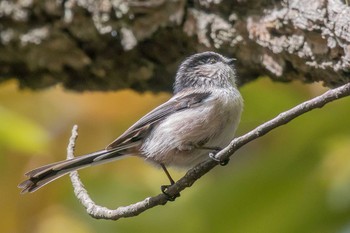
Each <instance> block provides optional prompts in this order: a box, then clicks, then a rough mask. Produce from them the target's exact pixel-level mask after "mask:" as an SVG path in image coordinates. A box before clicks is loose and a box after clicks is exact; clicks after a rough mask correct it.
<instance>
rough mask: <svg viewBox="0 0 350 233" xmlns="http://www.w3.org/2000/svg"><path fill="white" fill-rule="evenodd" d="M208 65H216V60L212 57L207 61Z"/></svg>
mask: <svg viewBox="0 0 350 233" xmlns="http://www.w3.org/2000/svg"><path fill="white" fill-rule="evenodd" d="M206 63H207V64H215V63H216V60H215V59H214V58H212V57H210V58H208V59H207V61H206Z"/></svg>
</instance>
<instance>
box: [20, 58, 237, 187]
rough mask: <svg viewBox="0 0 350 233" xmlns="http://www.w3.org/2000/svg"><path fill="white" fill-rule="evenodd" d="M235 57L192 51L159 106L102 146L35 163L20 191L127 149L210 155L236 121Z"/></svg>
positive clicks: (182, 163) (166, 160) (171, 161)
mask: <svg viewBox="0 0 350 233" xmlns="http://www.w3.org/2000/svg"><path fill="white" fill-rule="evenodd" d="M232 62H233V59H229V58H226V57H224V56H222V55H220V54H217V53H214V52H203V53H198V54H195V55H192V56H190V57H189V58H187V59H186V60H185V61H184V62H183V63H182V64H181V65H180V67H179V69H178V71H177V74H176V78H175V83H174V96H173V97H172V98H171V99H169V100H168V101H167V102H165V103H164V104H162V105H160V106H158V107H157V108H155V109H154V110H152V111H151V112H149V113H148V114H146V115H145V116H144V117H142V118H141V119H140V120H138V121H137V122H136V123H135V124H134V125H132V126H131V127H130V128H129V129H127V130H126V131H125V132H124V133H123V134H122V135H121V136H119V137H118V138H117V139H116V140H115V141H113V142H112V143H111V144H110V145H108V146H107V147H106V149H104V150H101V151H98V152H94V153H92V154H88V155H83V156H79V157H76V158H73V159H70V160H65V161H61V162H57V163H53V164H49V165H45V166H43V167H40V168H37V169H34V170H32V171H30V172H28V173H26V176H28V180H26V181H24V182H22V183H21V184H19V186H18V187H19V188H22V193H26V192H33V191H35V190H37V189H39V188H41V187H42V186H44V185H46V184H47V183H49V182H51V181H53V180H55V179H57V178H59V177H61V176H63V175H65V174H67V173H69V172H71V171H73V170H78V169H81V168H85V167H88V166H94V165H97V164H101V163H106V162H110V161H114V160H116V159H119V158H121V157H123V156H126V155H135V156H139V157H142V158H144V159H145V160H146V161H149V162H151V163H153V164H156V165H160V166H162V167H163V168H164V169H165V167H166V166H173V167H180V168H189V167H191V166H194V165H195V164H197V163H199V162H201V161H203V160H204V159H206V158H207V157H208V153H209V152H210V151H208V150H207V148H214V147H224V146H226V145H227V144H228V143H229V142H230V140H232V138H233V136H234V133H235V131H236V128H237V126H238V124H239V120H240V116H241V112H242V108H243V100H242V97H241V95H240V93H239V91H238V90H237V87H236V74H235V69H234V67H233V64H232Z"/></svg>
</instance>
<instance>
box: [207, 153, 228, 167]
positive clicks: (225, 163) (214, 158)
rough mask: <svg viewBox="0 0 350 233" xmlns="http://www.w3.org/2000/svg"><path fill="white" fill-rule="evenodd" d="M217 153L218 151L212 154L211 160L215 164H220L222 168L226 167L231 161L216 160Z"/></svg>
mask: <svg viewBox="0 0 350 233" xmlns="http://www.w3.org/2000/svg"><path fill="white" fill-rule="evenodd" d="M217 152H218V151H214V152H210V153H209V158H211V159H212V160H214V161H215V162H218V163H219V164H220V165H221V166H226V165H227V164H228V162H230V159H229V158H227V159H223V160H220V159H218V158H216V157H215V155H216V154H217Z"/></svg>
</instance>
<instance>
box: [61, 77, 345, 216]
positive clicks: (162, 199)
mask: <svg viewBox="0 0 350 233" xmlns="http://www.w3.org/2000/svg"><path fill="white" fill-rule="evenodd" d="M349 95H350V83H347V84H344V85H343V86H340V87H338V88H335V89H332V90H329V91H327V92H325V93H324V94H322V95H320V96H318V97H315V98H313V99H311V100H309V101H305V102H303V103H301V104H299V105H297V106H295V107H294V108H292V109H290V110H288V111H285V112H283V113H281V114H279V115H278V116H277V117H275V118H273V119H272V120H270V121H267V122H265V123H264V124H262V125H260V126H258V127H257V128H255V129H253V130H252V131H250V132H248V133H246V134H245V135H243V136H240V137H237V138H235V139H234V140H232V141H231V143H230V144H229V145H228V146H227V147H225V148H224V149H222V150H221V151H220V152H218V153H217V154H216V155H215V159H217V160H218V161H223V160H225V159H228V158H230V156H232V155H233V154H234V153H235V152H236V151H237V150H238V149H239V148H241V147H242V146H244V145H245V144H247V143H249V142H251V141H253V140H255V139H257V138H259V137H261V136H263V135H265V134H267V133H268V132H270V131H272V130H273V129H275V128H277V127H279V126H281V125H284V124H287V123H288V122H290V121H291V120H293V119H295V118H296V117H298V116H300V115H302V114H304V113H306V112H309V111H311V110H313V109H315V108H321V107H323V106H324V105H325V104H327V103H330V102H332V101H334V100H337V99H340V98H343V97H345V96H349ZM77 128H78V127H77V126H74V127H73V130H72V136H71V139H70V142H69V146H68V149H67V150H68V153H67V159H69V158H73V157H74V155H73V152H74V145H75V140H76V138H77V135H78V134H77ZM218 164H219V163H218V162H217V161H215V160H213V159H209V158H208V160H206V161H204V162H202V163H200V164H198V165H196V166H195V167H194V168H192V169H190V170H189V171H188V172H187V173H186V174H185V175H184V176H183V177H182V178H181V179H179V180H178V181H177V182H176V183H175V184H174V185H172V186H170V187H169V188H168V189H167V193H168V194H169V195H171V196H173V195H174V196H175V195H176V194H178V193H180V192H181V191H182V190H184V189H185V188H188V187H190V186H192V184H193V183H194V182H195V181H197V180H198V179H199V178H200V177H202V176H203V175H204V174H206V173H208V172H209V171H210V170H211V169H213V168H214V167H215V166H217V165H218ZM70 177H71V181H72V184H73V187H74V193H75V195H76V197H77V198H78V199H79V200H80V202H81V203H82V204H83V206H84V207H85V208H86V210H87V212H88V214H90V215H91V216H92V217H94V218H97V219H109V220H117V219H119V218H126V217H133V216H137V215H139V214H140V213H142V212H144V211H145V210H147V209H150V208H152V207H155V206H158V205H165V204H166V203H167V202H168V199H167V196H166V195H164V194H163V193H161V194H159V195H157V196H154V197H147V198H146V199H144V200H143V201H140V202H137V203H134V204H131V205H129V206H125V207H124V206H123V207H118V208H117V209H115V210H111V209H108V208H106V207H102V206H99V205H96V204H95V203H94V202H93V201H92V200H91V198H90V197H89V195H88V193H87V191H86V189H85V188H84V186H83V184H82V182H81V181H80V179H79V176H78V173H77V172H72V173H71V174H70Z"/></svg>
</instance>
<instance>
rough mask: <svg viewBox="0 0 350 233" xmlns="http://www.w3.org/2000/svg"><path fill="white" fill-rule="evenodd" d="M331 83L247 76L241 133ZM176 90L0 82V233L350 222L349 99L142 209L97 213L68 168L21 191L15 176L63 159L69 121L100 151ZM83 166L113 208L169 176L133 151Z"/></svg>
mask: <svg viewBox="0 0 350 233" xmlns="http://www.w3.org/2000/svg"><path fill="white" fill-rule="evenodd" d="M324 91H325V88H322V87H321V86H320V85H319V84H313V85H303V84H300V83H288V84H280V83H273V82H271V81H269V79H267V78H261V79H259V80H258V81H256V82H254V83H250V84H247V85H245V86H244V87H242V89H241V92H242V95H243V97H244V99H245V110H244V114H243V116H242V121H241V124H240V128H239V131H238V133H237V134H239V135H241V134H244V133H245V132H248V131H249V130H251V129H253V128H254V127H256V126H258V125H259V124H261V123H263V122H265V121H267V120H269V119H271V118H272V117H274V116H276V115H278V114H279V113H280V112H281V111H284V110H287V109H289V108H291V107H293V106H295V105H296V104H298V103H300V102H302V101H304V100H307V99H309V98H311V97H313V96H316V95H318V94H320V93H322V92H324ZM168 97H169V95H168V94H161V95H152V94H149V93H146V94H143V95H141V94H137V93H134V92H131V91H122V92H118V93H84V94H81V93H80V94H75V93H67V92H64V91H62V90H61V88H59V87H57V88H53V89H50V90H47V91H43V92H28V91H19V90H17V89H16V88H15V84H14V83H7V84H6V85H2V86H0V103H1V104H0V146H1V147H0V153H1V157H0V158H2V159H1V160H0V161H1V163H2V165H6V166H1V170H0V174H1V177H2V179H1V181H0V182H1V183H0V185H1V199H0V206H1V207H2V209H3V210H6V211H1V214H0V215H1V216H0V225H1V226H2V232H11V233H12V232H13V233H15V232H26V233H27V232H29V233H30V232H40V233H42V232H51V233H55V232H63V231H64V232H65V233H70V232H75V233H79V232H87V233H90V232H91V233H92V232H189V233H190V232H191V233H193V232H201V233H205V232H236V233H240V232H242V233H243V232H244V233H247V232H248V233H255V232H256V233H265V232H266V233H289V232H290V233H295V232H298V233H300V232H305V233H309V232H322V233H328V232H338V233H345V232H350V117H348V116H349V115H350V108H349V106H350V98H345V99H342V100H338V101H335V102H333V103H331V104H329V105H327V106H325V107H324V108H322V109H318V110H314V111H312V112H309V113H307V114H305V115H303V116H301V117H299V118H297V119H295V120H294V121H292V122H291V123H289V124H287V125H285V126H282V127H279V128H277V129H275V130H274V131H272V132H271V133H269V134H267V135H266V136H264V137H262V138H260V139H258V140H256V141H254V142H251V143H249V144H248V145H246V146H245V147H244V148H241V149H240V150H239V151H238V152H237V153H236V154H235V155H234V156H233V157H232V159H231V163H230V164H229V165H228V166H226V167H218V168H216V169H214V170H213V171H212V172H210V173H209V174H207V175H206V176H204V177H202V178H201V179H200V180H199V181H198V182H197V183H196V184H195V185H194V186H193V187H192V188H190V189H187V190H185V191H184V192H183V193H182V195H181V197H180V198H179V199H177V200H176V201H175V202H173V203H168V204H167V205H166V206H161V207H156V208H153V209H151V210H148V211H146V212H145V213H143V214H141V215H139V216H137V217H134V218H128V219H121V220H119V221H117V222H114V221H105V220H95V219H92V218H91V217H90V216H89V215H87V214H86V212H85V210H84V209H83V207H81V206H80V204H79V203H78V201H77V200H76V199H75V198H74V195H73V192H72V188H71V187H70V183H69V180H68V178H67V177H66V178H63V179H61V180H59V181H55V182H54V183H52V184H50V185H48V186H47V187H45V188H43V189H42V190H39V191H37V192H36V193H34V194H28V195H24V196H23V195H20V194H19V190H18V189H17V188H16V185H17V183H19V182H20V181H21V180H22V179H24V177H23V173H24V172H25V171H27V170H29V169H31V168H35V167H36V166H40V165H42V164H45V163H48V162H53V161H57V160H61V159H64V157H65V148H66V146H67V143H68V138H69V135H70V130H71V127H72V125H73V124H75V123H77V124H78V125H79V130H80V131H79V132H80V134H79V135H80V136H79V139H78V142H77V154H82V153H87V152H91V151H94V150H99V149H101V148H103V147H104V146H105V145H107V144H108V143H109V142H111V141H112V140H113V139H114V138H115V137H117V136H118V135H119V134H120V133H122V132H123V130H125V129H126V128H127V127H128V126H130V125H131V124H132V123H133V122H134V121H135V120H137V119H138V118H139V117H140V116H142V115H143V114H144V113H146V112H148V111H149V110H150V109H152V108H153V107H155V106H157V105H158V104H160V103H162V102H163V101H165V100H166V99H167V98H168ZM126 98H127V99H128V101H125V99H126ZM28 106H30V107H28ZM38 154H41V155H45V156H36V155H38ZM171 172H172V173H175V174H176V177H178V178H179V177H180V176H181V175H182V174H183V172H181V171H171ZM81 177H82V179H83V181H84V182H85V184H86V186H87V188H88V190H89V191H90V193H91V195H92V198H93V199H94V200H95V201H96V202H97V203H99V204H101V205H105V206H107V207H109V208H116V207H118V206H121V205H128V204H130V203H133V202H136V201H139V200H142V199H144V198H145V197H147V196H150V195H155V194H158V193H159V186H160V185H161V184H164V183H166V182H167V180H166V177H165V175H164V174H163V173H162V171H160V170H158V169H156V168H154V167H152V166H149V165H148V164H146V163H144V162H143V161H142V160H141V159H137V158H130V159H125V160H122V161H118V162H116V163H112V164H106V165H103V166H99V167H96V168H90V169H86V170H83V171H82V172H81Z"/></svg>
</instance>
